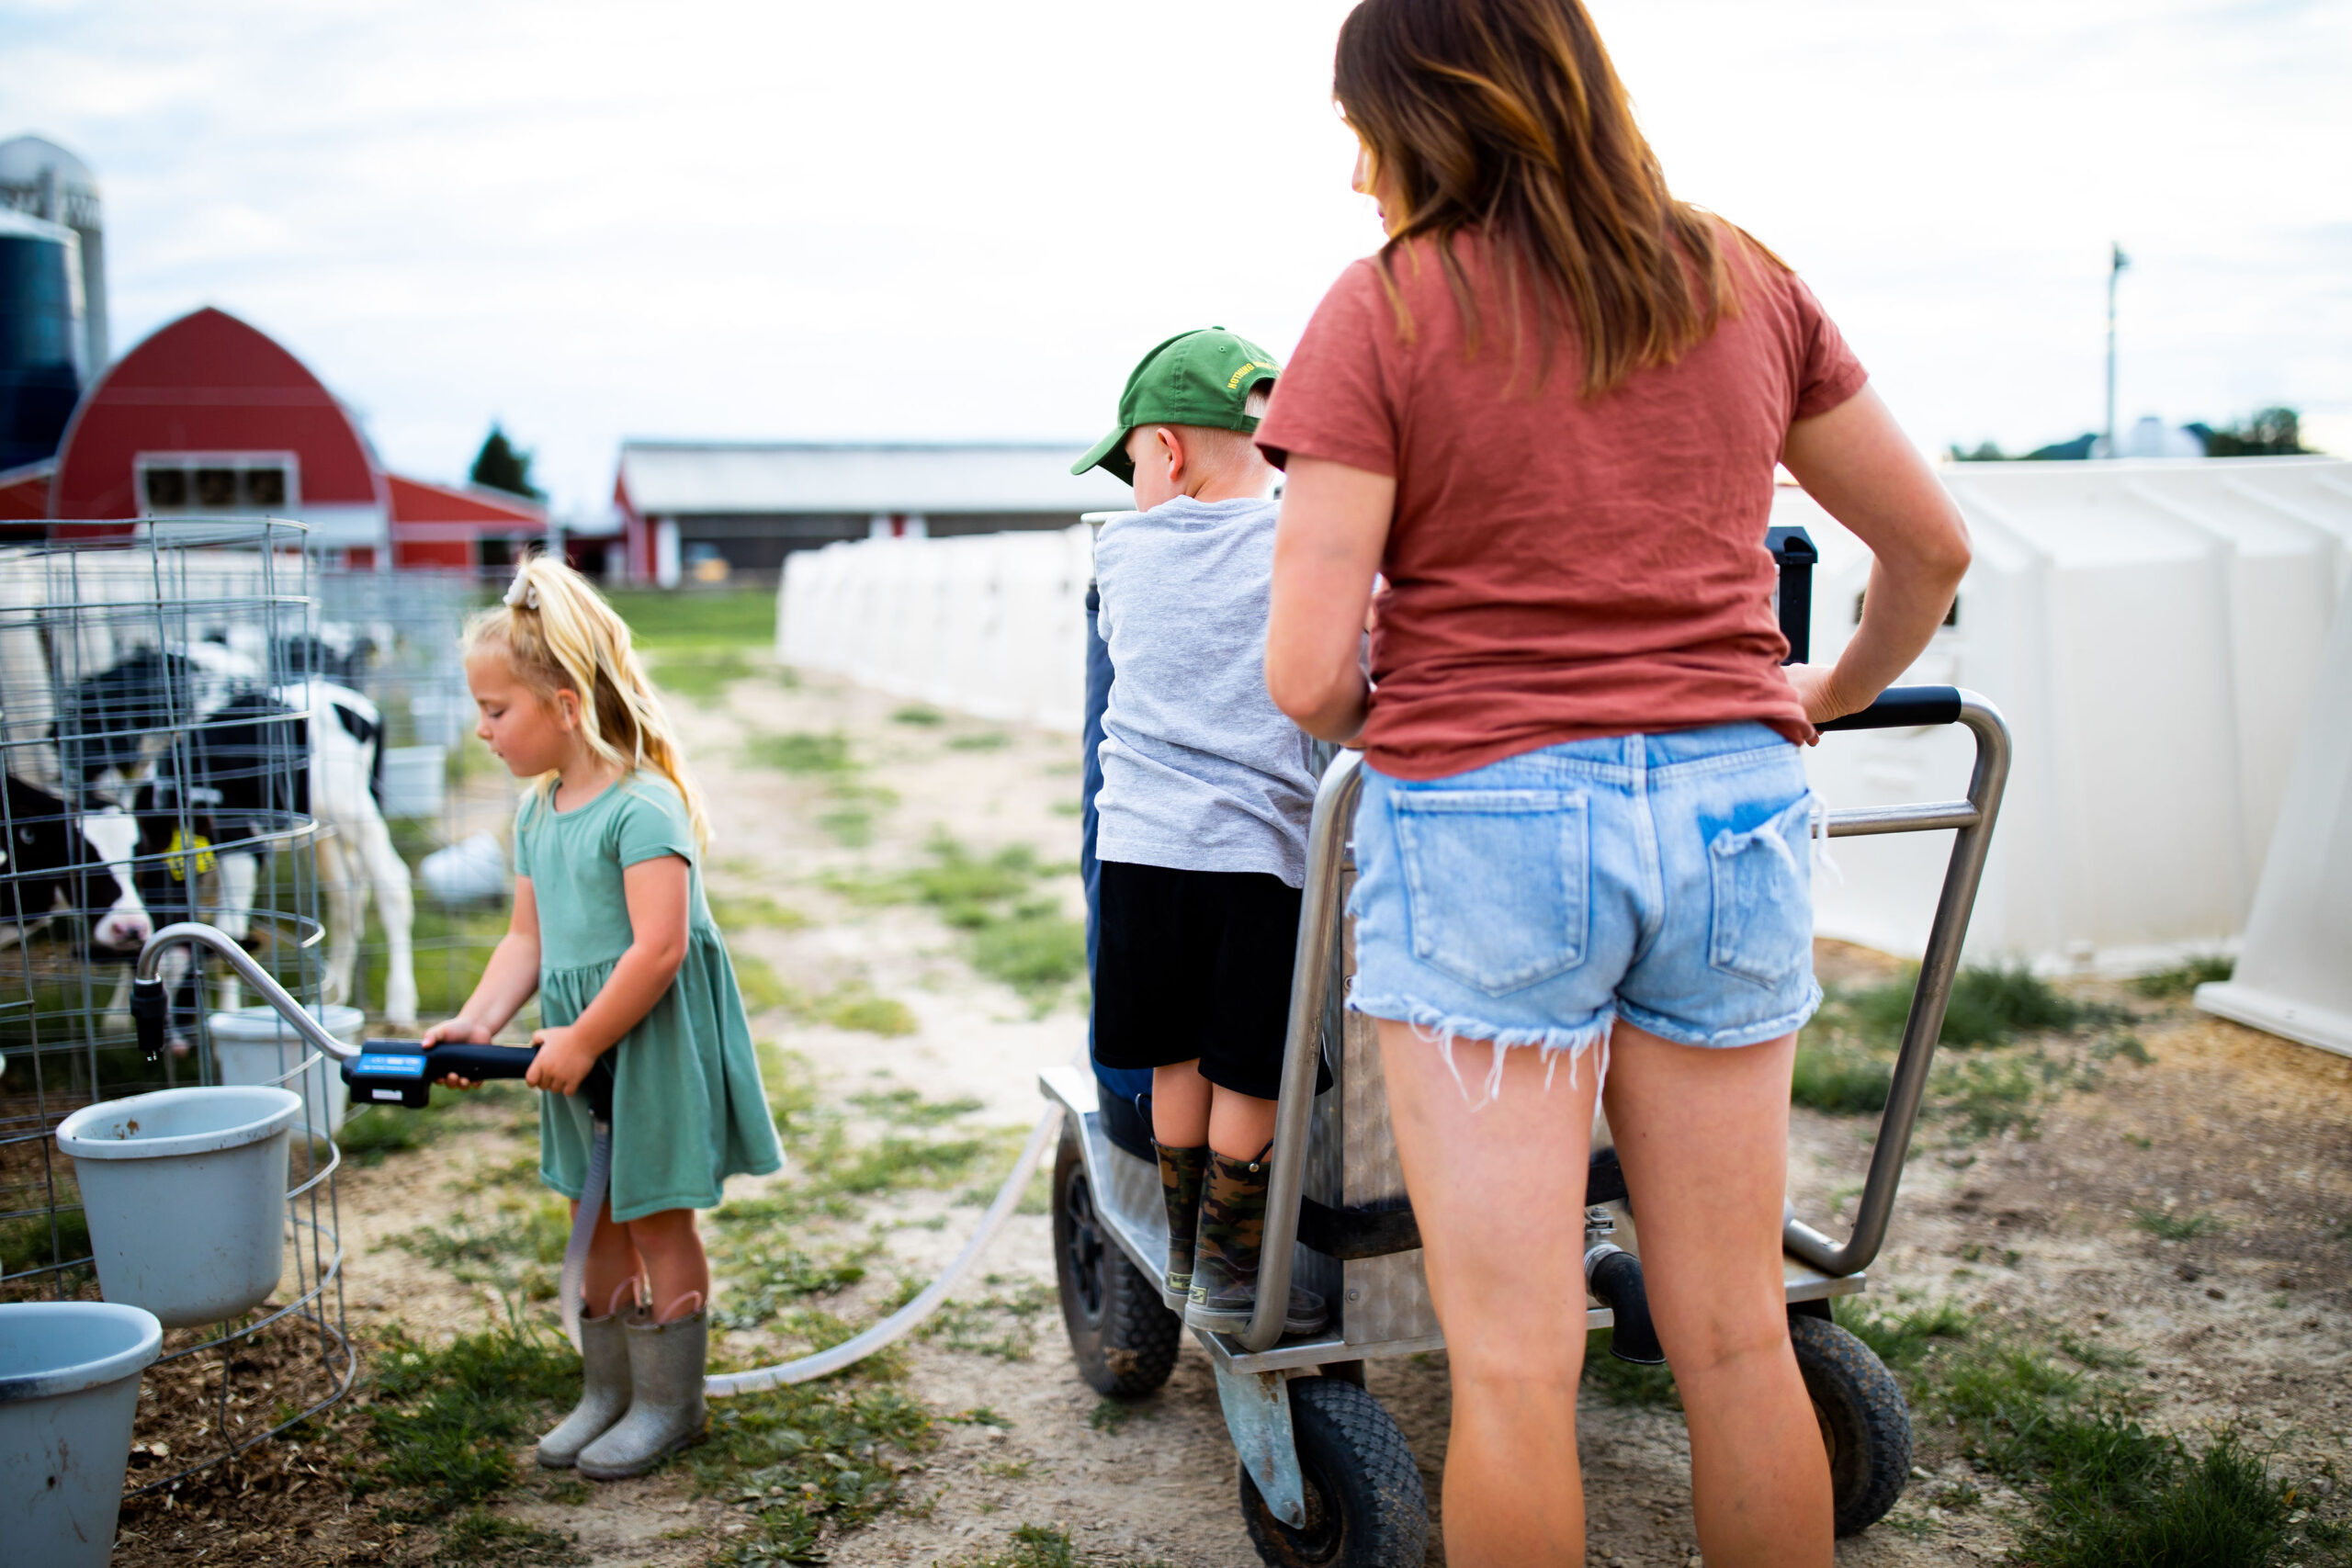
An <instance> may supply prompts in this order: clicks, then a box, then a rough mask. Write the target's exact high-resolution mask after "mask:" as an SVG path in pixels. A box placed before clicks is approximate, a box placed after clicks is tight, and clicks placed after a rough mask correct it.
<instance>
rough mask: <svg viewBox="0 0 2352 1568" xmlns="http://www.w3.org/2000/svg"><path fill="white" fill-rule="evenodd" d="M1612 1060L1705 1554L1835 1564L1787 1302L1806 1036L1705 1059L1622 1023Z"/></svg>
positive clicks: (1619, 1133)
mask: <svg viewBox="0 0 2352 1568" xmlns="http://www.w3.org/2000/svg"><path fill="white" fill-rule="evenodd" d="M1610 1055H1611V1060H1610V1064H1609V1088H1608V1091H1607V1094H1606V1097H1605V1100H1606V1105H1607V1109H1608V1111H1609V1127H1610V1131H1611V1134H1613V1135H1614V1136H1615V1138H1616V1140H1617V1156H1618V1158H1619V1159H1620V1160H1621V1161H1623V1164H1624V1168H1625V1184H1626V1186H1627V1188H1628V1189H1629V1190H1631V1191H1632V1193H1633V1195H1634V1219H1635V1222H1636V1224H1638V1226H1639V1235H1640V1239H1641V1254H1642V1275H1643V1282H1644V1283H1645V1285H1646V1286H1647V1288H1648V1292H1649V1299H1650V1314H1651V1315H1652V1317H1653V1318H1654V1319H1655V1320H1656V1322H1657V1335H1658V1339H1659V1341H1660V1343H1662V1344H1663V1345H1664V1346H1665V1347H1666V1357H1667V1360H1668V1363H1670V1364H1671V1365H1672V1367H1673V1368H1674V1381H1675V1382H1676V1384H1677V1385H1678V1386H1679V1389H1680V1390H1681V1393H1682V1407H1683V1410H1684V1413H1685V1417H1686V1419H1687V1420H1688V1421H1689V1423H1690V1427H1691V1492H1692V1495H1693V1498H1694V1501H1695V1505H1696V1510H1697V1514H1698V1523H1699V1546H1700V1550H1701V1551H1703V1552H1704V1553H1705V1554H1706V1559H1707V1564H1708V1568H1823V1565H1825V1564H1826V1563H1827V1562H1829V1561H1830V1555H1831V1535H1832V1528H1831V1527H1832V1518H1831V1512H1832V1510H1831V1501H1830V1491H1829V1461H1828V1456H1827V1455H1826V1452H1825V1451H1824V1450H1823V1449H1822V1444H1821V1429H1820V1427H1819V1426H1818V1425H1817V1424H1816V1423H1815V1420H1814V1416H1813V1404H1812V1401H1811V1400H1810V1399H1809V1398H1808V1397H1807V1395H1806V1393H1805V1391H1804V1379H1803V1377H1801V1376H1800V1375H1799V1373H1798V1371H1797V1362H1796V1355H1795V1352H1794V1351H1793V1350H1792V1349H1791V1348H1790V1345H1789V1326H1788V1311H1787V1307H1786V1304H1785V1302H1784V1298H1783V1296H1782V1293H1781V1197H1782V1195H1783V1193H1784V1192H1785V1191H1786V1190H1787V1187H1788V1147H1789V1070H1790V1066H1791V1064H1792V1062H1793V1061H1794V1059H1795V1055H1796V1036H1795V1035H1793V1034H1790V1035H1786V1036H1783V1037H1782V1038H1781V1039H1779V1040H1775V1041H1772V1042H1770V1043H1768V1044H1763V1045H1750V1046H1746V1047H1742V1048H1739V1049H1736V1050H1701V1049H1697V1048H1694V1047H1692V1046H1689V1045H1677V1044H1673V1043H1670V1042H1668V1041H1665V1040H1661V1039H1659V1038H1658V1037H1657V1035H1655V1034H1650V1033H1646V1032H1644V1031H1642V1030H1639V1029H1635V1028H1634V1027H1632V1026H1631V1025H1630V1024H1626V1023H1623V1022H1621V1023H1619V1024H1618V1025H1617V1032H1616V1034H1615V1036H1614V1038H1613V1039H1612V1040H1611V1046H1610ZM1449 1338H1450V1337H1449Z"/></svg>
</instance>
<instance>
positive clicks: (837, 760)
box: [743, 729, 855, 774]
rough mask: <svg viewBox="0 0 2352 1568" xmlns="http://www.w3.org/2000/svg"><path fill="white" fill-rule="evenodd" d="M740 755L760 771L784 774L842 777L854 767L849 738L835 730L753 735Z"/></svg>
mask: <svg viewBox="0 0 2352 1568" xmlns="http://www.w3.org/2000/svg"><path fill="white" fill-rule="evenodd" d="M743 754H744V755H745V756H747V757H749V758H750V759H751V760H752V761H753V762H755V763H757V764H758V765H760V766H761V767H763V768H775V769H776V770H777V771H778V772H780V773H802V774H809V773H848V772H849V771H850V770H851V768H853V767H854V765H855V764H854V763H853V762H852V761H850V754H849V737H848V736H846V735H843V734H842V732H841V731H840V730H838V729H836V730H834V731H832V732H831V733H830V734H825V735H818V734H814V733H812V732H810V731H809V730H805V729H796V730H792V731H790V732H788V733H786V734H782V735H754V736H752V738H751V739H748V740H746V741H744V742H743Z"/></svg>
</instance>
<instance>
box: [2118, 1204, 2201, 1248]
mask: <svg viewBox="0 0 2352 1568" xmlns="http://www.w3.org/2000/svg"><path fill="white" fill-rule="evenodd" d="M2131 1223H2132V1224H2135V1225H2137V1226H2139V1227H2140V1228H2141V1229H2142V1230H2143V1231H2146V1232H2147V1233H2148V1234H2149V1235H2152V1236H2154V1237H2155V1238H2156V1239H2157V1240H2159V1241H2194V1240H2196V1239H2197V1238H2198V1237H2199V1236H2200V1235H2212V1234H2214V1233H2215V1232H2216V1231H2219V1230H2220V1229H2221V1228H2222V1221H2221V1218H2220V1216H2218V1215H2214V1214H2209V1213H2203V1212H2201V1211H2200V1212H2199V1213H2194V1214H2176V1213H2172V1212H2171V1211H2169V1210H2166V1209H2134V1210H2133V1211H2132V1212H2131Z"/></svg>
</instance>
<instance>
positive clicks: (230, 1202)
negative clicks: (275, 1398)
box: [57, 1085, 302, 1328]
mask: <svg viewBox="0 0 2352 1568" xmlns="http://www.w3.org/2000/svg"><path fill="white" fill-rule="evenodd" d="M301 1114H302V1097H301V1096H300V1095H298V1094H296V1093H294V1092H293V1091H292V1090H291V1089H271V1088H268V1087H266V1086H263V1085H253V1086H246V1087H239V1088H234V1089H231V1088H219V1089H164V1090H161V1091H159V1092H157V1093H154V1094H135V1095H132V1096H131V1097H130V1099H128V1100H102V1101H100V1102H99V1103H98V1104H96V1105H85V1106H84V1107H83V1108H82V1109H81V1110H79V1111H75V1112H74V1114H73V1115H71V1116H68V1117H67V1118H66V1119H65V1120H64V1121H63V1122H60V1123H58V1127H57V1146H58V1148H59V1149H60V1150H62V1152H64V1153H65V1154H68V1155H70V1156H73V1158H74V1176H75V1178H76V1179H78V1181H79V1182H80V1184H81V1188H82V1210H83V1213H84V1214H85V1217H86V1218H87V1219H88V1220H89V1223H90V1252H91V1254H92V1257H93V1258H95V1260H96V1263H97V1268H98V1289H99V1290H100V1291H102V1292H105V1294H106V1298H107V1300H108V1301H110V1302H120V1303H124V1304H126V1305H130V1306H139V1307H145V1308H146V1309H147V1310H148V1311H149V1312H152V1313H153V1314H155V1315H156V1317H158V1318H159V1319H161V1320H162V1322H163V1325H164V1327H166V1328H188V1327H193V1326H195V1325H198V1324H205V1323H219V1322H220V1321H221V1320H222V1319H223V1318H230V1317H234V1316H235V1315H236V1314H239V1313H241V1312H244V1311H246V1310H247V1309H248V1308H251V1307H255V1306H259V1305H260V1304H261V1303H263V1302H264V1301H266V1300H267V1299H268V1297H269V1292H272V1291H274V1290H276V1289H277V1277H278V1275H279V1274H280V1273H281V1272H282V1271H283V1270H284V1269H285V1266H286V1241H285V1235H286V1155H287V1147H288V1145H289V1144H290V1143H291V1142H292V1141H293V1128H294V1123H295V1122H296V1121H298V1120H299V1119H300V1117H301Z"/></svg>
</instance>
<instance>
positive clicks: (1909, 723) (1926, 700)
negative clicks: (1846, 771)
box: [1821, 686, 1960, 729]
mask: <svg viewBox="0 0 2352 1568" xmlns="http://www.w3.org/2000/svg"><path fill="white" fill-rule="evenodd" d="M1959 722H1960V688H1959V687H1957V686H1889V687H1888V688H1887V689H1886V690H1885V691H1883V692H1881V693H1880V694H1878V701H1876V702H1874V703H1872V704H1871V705H1870V706H1868V707H1866V708H1864V709H1863V710H1862V711H1861V712H1860V713H1849V714H1848V715H1847V716H1845V717H1843V718H1833V719H1831V720H1830V721H1829V722H1828V723H1827V724H1825V725H1823V726H1822V727H1821V728H1823V729H1917V728H1921V727H1923V726H1926V725H1930V724H1958V723H1959Z"/></svg>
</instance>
